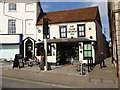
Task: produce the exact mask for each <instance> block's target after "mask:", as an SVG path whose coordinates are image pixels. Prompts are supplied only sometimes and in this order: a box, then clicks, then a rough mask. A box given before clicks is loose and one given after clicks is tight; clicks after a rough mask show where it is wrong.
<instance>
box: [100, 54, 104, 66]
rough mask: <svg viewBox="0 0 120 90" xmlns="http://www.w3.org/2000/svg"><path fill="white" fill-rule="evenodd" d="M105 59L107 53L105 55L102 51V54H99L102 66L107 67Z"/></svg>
mask: <svg viewBox="0 0 120 90" xmlns="http://www.w3.org/2000/svg"><path fill="white" fill-rule="evenodd" d="M104 59H105V55H104V53H103V52H101V53H100V55H99V61H100V68H103V67H105V61H104Z"/></svg>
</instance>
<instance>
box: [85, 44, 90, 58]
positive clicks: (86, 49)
mask: <svg viewBox="0 0 120 90" xmlns="http://www.w3.org/2000/svg"><path fill="white" fill-rule="evenodd" d="M90 57H92V45H91V43H84V58H90Z"/></svg>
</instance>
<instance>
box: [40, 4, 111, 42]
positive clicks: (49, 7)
mask: <svg viewBox="0 0 120 90" xmlns="http://www.w3.org/2000/svg"><path fill="white" fill-rule="evenodd" d="M41 6H42V8H43V11H44V12H51V11H58V10H68V9H76V8H84V7H92V6H99V10H100V16H101V22H102V26H103V33H104V28H105V30H106V34H105V35H106V38H107V40H110V37H109V26H108V16H107V3H106V2H41Z"/></svg>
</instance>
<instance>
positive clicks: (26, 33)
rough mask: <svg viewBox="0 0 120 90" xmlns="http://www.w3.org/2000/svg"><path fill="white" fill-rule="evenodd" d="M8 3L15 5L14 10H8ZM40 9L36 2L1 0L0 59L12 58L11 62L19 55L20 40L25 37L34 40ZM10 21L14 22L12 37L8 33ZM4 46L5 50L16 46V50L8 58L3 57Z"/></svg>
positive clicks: (29, 0)
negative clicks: (14, 31) (0, 53)
mask: <svg viewBox="0 0 120 90" xmlns="http://www.w3.org/2000/svg"><path fill="white" fill-rule="evenodd" d="M10 3H15V4H16V10H9V4H10ZM40 8H41V7H40V4H39V2H38V0H33V1H32V0H20V1H18V0H3V1H2V2H0V44H1V45H2V46H1V47H2V48H0V52H2V55H0V58H6V59H8V60H9V59H10V58H12V60H13V56H15V54H19V53H20V44H21V43H22V40H24V39H26V38H27V37H31V38H32V39H33V40H36V22H37V19H38V16H39V14H40ZM11 19H12V20H16V33H15V34H13V35H10V34H9V32H8V21H9V20H11ZM21 35H22V36H21ZM20 36H21V38H20ZM21 39H22V40H21ZM16 43H17V45H16ZM11 44H12V45H11ZM5 45H7V47H6V48H10V49H11V48H12V47H13V46H16V50H15V51H14V50H13V54H12V55H10V56H9V57H8V56H6V57H5V55H6V53H5V52H6V51H4V50H5V49H4V47H5ZM8 51H9V50H8Z"/></svg>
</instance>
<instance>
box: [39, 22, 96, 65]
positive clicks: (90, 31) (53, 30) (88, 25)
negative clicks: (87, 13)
mask: <svg viewBox="0 0 120 90" xmlns="http://www.w3.org/2000/svg"><path fill="white" fill-rule="evenodd" d="M81 24H85V37H79V38H86V39H89V40H91V42H92V43H91V44H93V43H94V42H96V41H97V32H96V23H95V22H94V21H88V22H73V23H59V24H49V30H50V39H53V38H54V37H55V38H56V39H64V38H60V28H59V27H60V26H67V38H70V39H71V37H72V38H78V30H77V25H81ZM71 26H73V27H72V28H73V29H74V32H72V31H73V30H72V31H71ZM42 28H43V27H42V25H38V26H37V29H38V31H39V32H37V43H40V41H39V40H41V41H43V29H42ZM91 36H92V39H91V38H90V37H91ZM73 43H74V42H73ZM79 43H81V46H78V48H79V61H82V62H83V63H87V60H85V59H84V57H83V41H82V42H81V41H79ZM54 46H55V49H53V47H52V55H51V56H48V62H52V63H56V57H57V56H56V55H57V45H56V43H54ZM81 47H82V48H81ZM80 51H82V53H80ZM53 53H55V55H54V56H53ZM92 57H93V62H94V63H95V49H94V46H92Z"/></svg>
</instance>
